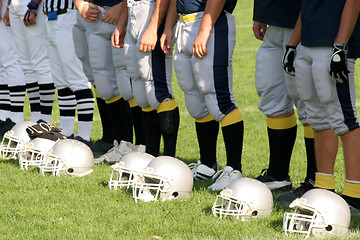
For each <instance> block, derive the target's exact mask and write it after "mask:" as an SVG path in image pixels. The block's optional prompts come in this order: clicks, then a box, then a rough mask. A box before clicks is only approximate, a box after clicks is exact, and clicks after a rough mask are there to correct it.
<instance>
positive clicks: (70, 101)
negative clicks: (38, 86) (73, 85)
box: [58, 88, 76, 137]
mask: <svg viewBox="0 0 360 240" xmlns="http://www.w3.org/2000/svg"><path fill="white" fill-rule="evenodd" d="M58 103H59V111H60V128H62V129H63V131H62V134H63V135H65V136H67V137H68V136H70V135H71V134H73V133H74V124H75V110H76V98H75V95H74V93H73V91H71V89H70V88H63V89H58Z"/></svg>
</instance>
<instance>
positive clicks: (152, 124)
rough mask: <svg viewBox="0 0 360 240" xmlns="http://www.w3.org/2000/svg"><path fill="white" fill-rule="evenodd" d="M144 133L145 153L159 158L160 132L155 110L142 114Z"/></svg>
mask: <svg viewBox="0 0 360 240" xmlns="http://www.w3.org/2000/svg"><path fill="white" fill-rule="evenodd" d="M143 124H144V133H145V138H146V153H149V154H151V155H153V156H154V157H157V156H159V149H160V140H161V131H160V123H159V118H158V114H157V112H156V110H153V111H151V112H143Z"/></svg>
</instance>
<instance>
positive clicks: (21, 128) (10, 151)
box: [0, 121, 36, 159]
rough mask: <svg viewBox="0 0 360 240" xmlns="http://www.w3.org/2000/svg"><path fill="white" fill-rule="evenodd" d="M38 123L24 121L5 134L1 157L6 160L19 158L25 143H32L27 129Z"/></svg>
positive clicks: (0, 151) (0, 147) (0, 148)
mask: <svg viewBox="0 0 360 240" xmlns="http://www.w3.org/2000/svg"><path fill="white" fill-rule="evenodd" d="M34 124H36V123H33V122H30V121H22V122H19V123H17V124H16V125H15V126H14V127H13V128H12V129H11V130H10V131H7V132H6V133H5V134H4V137H3V139H2V141H1V146H0V157H1V158H4V159H9V158H17V157H18V155H19V153H20V152H21V150H22V148H23V147H24V146H25V143H27V142H29V141H30V137H29V135H28V133H27V132H26V128H27V127H29V126H32V125H34Z"/></svg>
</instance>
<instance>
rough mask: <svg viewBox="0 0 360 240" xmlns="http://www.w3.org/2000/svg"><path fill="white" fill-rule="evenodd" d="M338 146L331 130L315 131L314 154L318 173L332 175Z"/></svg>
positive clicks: (337, 141) (336, 138)
mask: <svg viewBox="0 0 360 240" xmlns="http://www.w3.org/2000/svg"><path fill="white" fill-rule="evenodd" d="M359 143H360V142H359ZM338 145H339V140H338V137H337V136H336V135H335V133H334V132H333V130H332V129H327V130H322V131H315V154H316V165H317V170H318V172H320V173H327V174H334V166H335V159H336V154H337V151H338ZM359 151H360V148H359Z"/></svg>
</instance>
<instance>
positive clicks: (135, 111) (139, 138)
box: [129, 98, 146, 145]
mask: <svg viewBox="0 0 360 240" xmlns="http://www.w3.org/2000/svg"><path fill="white" fill-rule="evenodd" d="M129 105H130V109H131V115H132V122H133V124H134V133H135V144H136V145H140V144H141V145H146V138H145V133H144V127H143V111H142V110H141V108H140V107H139V105H138V104H137V103H136V101H135V98H132V99H130V101H129Z"/></svg>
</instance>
